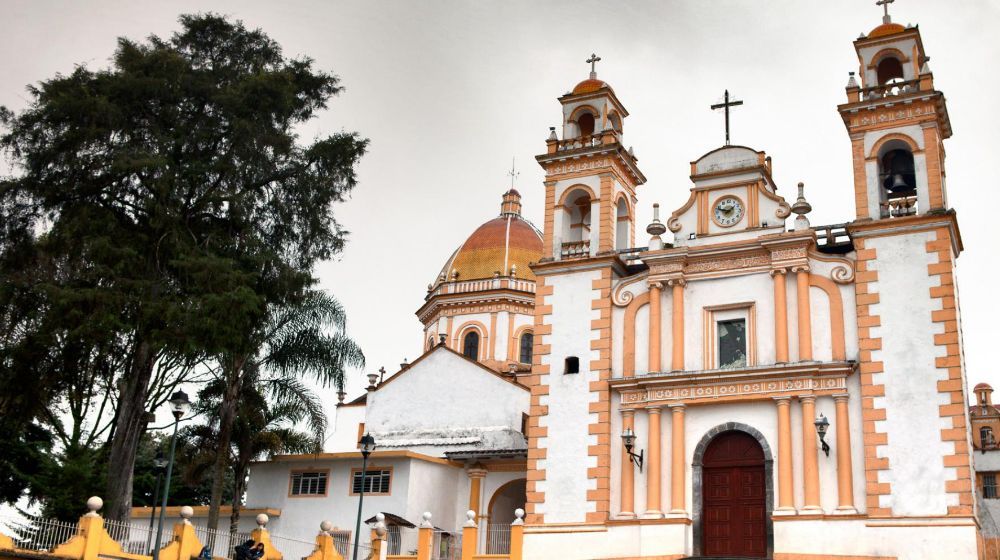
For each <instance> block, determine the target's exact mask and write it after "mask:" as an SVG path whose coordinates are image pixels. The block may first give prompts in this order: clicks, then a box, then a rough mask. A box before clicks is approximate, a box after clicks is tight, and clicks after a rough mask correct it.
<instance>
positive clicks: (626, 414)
mask: <svg viewBox="0 0 1000 560" xmlns="http://www.w3.org/2000/svg"><path fill="white" fill-rule="evenodd" d="M619 412H621V413H622V418H632V417H633V416H635V409H634V408H623V409H621V410H620V411H619Z"/></svg>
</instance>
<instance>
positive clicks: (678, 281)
mask: <svg viewBox="0 0 1000 560" xmlns="http://www.w3.org/2000/svg"><path fill="white" fill-rule="evenodd" d="M685 284H687V280H685V279H683V278H667V285H668V286H684V285H685Z"/></svg>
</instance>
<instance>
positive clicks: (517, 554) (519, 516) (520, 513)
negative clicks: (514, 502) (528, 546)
mask: <svg viewBox="0 0 1000 560" xmlns="http://www.w3.org/2000/svg"><path fill="white" fill-rule="evenodd" d="M523 556H524V510H523V509H521V508H517V509H515V510H514V522H513V523H511V524H510V560H521V558H522V557H523Z"/></svg>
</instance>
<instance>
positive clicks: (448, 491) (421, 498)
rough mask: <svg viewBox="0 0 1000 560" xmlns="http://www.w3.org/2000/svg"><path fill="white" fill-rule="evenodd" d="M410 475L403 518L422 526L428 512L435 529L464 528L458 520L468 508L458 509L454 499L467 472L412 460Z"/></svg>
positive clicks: (452, 467)
mask: <svg viewBox="0 0 1000 560" xmlns="http://www.w3.org/2000/svg"><path fill="white" fill-rule="evenodd" d="M409 475H410V483H409V484H408V485H407V496H406V509H405V512H406V513H405V514H404V517H406V519H408V520H410V521H411V522H413V523H414V524H415V525H419V524H420V523H419V521H420V520H421V519H422V517H421V516H422V515H423V513H424V512H425V511H427V512H430V513H431V515H432V516H433V517H432V518H431V522H432V523H433V524H434V525H435V526H436V527H441V528H442V529H445V530H454V529H456V528H458V527H461V524H460V523H456V520H458V519H459V515H460V512H464V511H465V509H461V510H459V509H458V508H457V504H456V503H455V500H453V499H452V496H453V495H454V494H458V493H459V488H460V487H461V486H462V485H461V479H462V478H466V479H467V478H468V476H466V474H465V470H464V469H463V468H462V467H458V466H451V465H442V464H439V463H430V462H427V461H417V460H413V461H410V471H409ZM467 496H468V493H467V492H466V497H467ZM365 501H366V502H367V501H368V498H365ZM466 505H468V503H466ZM462 517H463V518H464V516H462Z"/></svg>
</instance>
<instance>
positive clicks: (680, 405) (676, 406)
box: [667, 403, 687, 412]
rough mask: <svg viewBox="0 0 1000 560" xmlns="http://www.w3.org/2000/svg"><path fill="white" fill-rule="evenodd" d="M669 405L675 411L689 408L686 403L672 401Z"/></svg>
mask: <svg viewBox="0 0 1000 560" xmlns="http://www.w3.org/2000/svg"><path fill="white" fill-rule="evenodd" d="M667 407H668V408H670V409H671V410H673V411H674V412H684V409H685V408H687V405H686V404H684V403H670V404H668V405H667Z"/></svg>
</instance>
